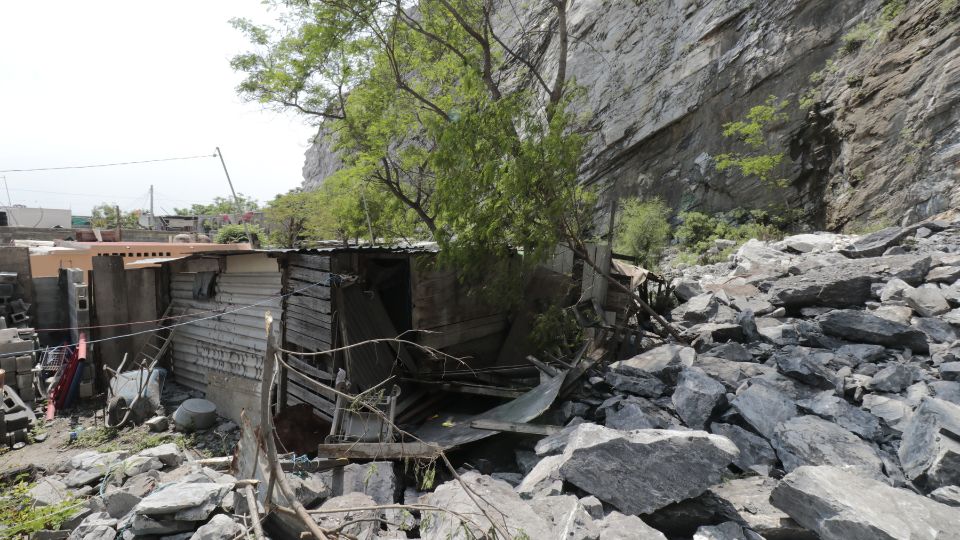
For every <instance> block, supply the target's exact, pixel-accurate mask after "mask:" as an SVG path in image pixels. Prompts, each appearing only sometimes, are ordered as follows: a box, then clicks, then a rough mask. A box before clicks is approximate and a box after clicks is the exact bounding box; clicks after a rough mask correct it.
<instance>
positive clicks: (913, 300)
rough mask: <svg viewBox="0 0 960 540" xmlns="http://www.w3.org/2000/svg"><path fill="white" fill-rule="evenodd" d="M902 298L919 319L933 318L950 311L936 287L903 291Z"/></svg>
mask: <svg viewBox="0 0 960 540" xmlns="http://www.w3.org/2000/svg"><path fill="white" fill-rule="evenodd" d="M903 298H904V300H906V302H907V305H908V306H910V307H911V308H912V309H913V310H914V311H916V312H917V315H920V316H921V317H935V316H937V315H942V314H944V313H946V312H948V311H950V304H948V303H947V299H946V298H944V297H943V294H941V293H940V289H939V287H936V286H925V287H917V288H916V289H913V288H911V289H907V290H905V291H903Z"/></svg>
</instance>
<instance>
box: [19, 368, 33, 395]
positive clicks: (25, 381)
mask: <svg viewBox="0 0 960 540" xmlns="http://www.w3.org/2000/svg"><path fill="white" fill-rule="evenodd" d="M17 387H18V388H20V389H21V390H23V389H24V388H32V387H33V373H27V374H26V375H17ZM20 397H23V394H20Z"/></svg>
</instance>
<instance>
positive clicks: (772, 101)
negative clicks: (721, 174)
mask: <svg viewBox="0 0 960 540" xmlns="http://www.w3.org/2000/svg"><path fill="white" fill-rule="evenodd" d="M787 105H789V102H788V101H787V100H780V99H778V98H777V97H776V96H770V97H768V98H767V101H766V102H765V103H764V104H763V105H757V106H755V107H752V108H751V109H750V111H749V112H748V113H747V119H746V120H745V121H743V120H738V121H736V122H728V123H726V124H724V125H723V136H724V137H733V138H735V139H737V140H739V141H740V142H741V143H743V144H744V145H746V147H747V149H748V152H746V153H739V152H734V153H728V154H719V155H717V156H715V160H716V164H715V166H716V169H717V170H718V171H725V170H727V169H731V168H733V169H738V170H739V171H740V174H742V175H743V176H746V177H751V176H754V177H756V178H759V179H760V181H761V182H764V183H772V184H775V185H778V186H781V187H783V186H784V185H785V184H786V180H784V179H774V178H773V172H774V170H775V169H776V168H777V167H779V166H780V164H781V163H782V162H783V158H784V157H785V154H784V152H783V149H782V148H781V147H780V146H779V144H778V143H777V142H776V141H771V140H770V139H771V137H770V136H769V130H770V127H771V126H773V125H775V124H777V123H779V122H783V121H784V120H786V119H787V114H786V113H785V112H783V111H784V109H785V108H786V107H787Z"/></svg>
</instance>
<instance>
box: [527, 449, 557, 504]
mask: <svg viewBox="0 0 960 540" xmlns="http://www.w3.org/2000/svg"><path fill="white" fill-rule="evenodd" d="M563 462H564V459H563V456H562V455H553V456H547V457H545V458H543V459H541V460H540V461H539V462H537V464H536V465H535V466H534V467H533V469H532V470H531V471H530V472H529V473H528V474H527V475H526V476H525V477H523V480H522V481H521V482H520V485H518V486H517V487H516V491H517V493H519V494H520V496H521V497H523V498H524V499H533V498H535V497H548V496H551V495H559V494H561V493H562V492H563V476H562V475H561V474H560V466H561V465H563Z"/></svg>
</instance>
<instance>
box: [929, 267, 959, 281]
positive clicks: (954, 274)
mask: <svg viewBox="0 0 960 540" xmlns="http://www.w3.org/2000/svg"><path fill="white" fill-rule="evenodd" d="M958 279H960V266H938V267H936V268H931V269H930V271H929V272H927V283H954V282H956V281H957V280H958Z"/></svg>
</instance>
